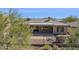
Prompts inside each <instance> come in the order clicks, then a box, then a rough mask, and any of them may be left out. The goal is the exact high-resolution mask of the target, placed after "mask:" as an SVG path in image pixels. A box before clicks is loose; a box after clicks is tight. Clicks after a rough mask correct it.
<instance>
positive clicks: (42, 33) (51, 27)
mask: <svg viewBox="0 0 79 59" xmlns="http://www.w3.org/2000/svg"><path fill="white" fill-rule="evenodd" d="M25 24H27V25H29V26H30V27H31V28H32V37H31V43H32V44H51V43H52V42H55V41H56V37H55V36H56V35H66V34H67V28H68V27H69V25H68V24H66V23H62V22H59V21H56V20H49V19H47V18H35V19H31V20H29V21H27V22H25ZM49 41H50V42H49Z"/></svg>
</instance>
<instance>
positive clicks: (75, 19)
mask: <svg viewBox="0 0 79 59" xmlns="http://www.w3.org/2000/svg"><path fill="white" fill-rule="evenodd" d="M77 20H78V18H77V17H73V16H69V17H66V18H64V19H63V21H64V22H73V21H77Z"/></svg>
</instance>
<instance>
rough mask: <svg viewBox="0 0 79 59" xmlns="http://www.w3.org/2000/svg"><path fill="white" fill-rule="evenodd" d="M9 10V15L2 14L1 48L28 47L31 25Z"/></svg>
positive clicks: (0, 17) (0, 23)
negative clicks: (25, 23)
mask: <svg viewBox="0 0 79 59" xmlns="http://www.w3.org/2000/svg"><path fill="white" fill-rule="evenodd" d="M23 23H24V20H23V19H22V18H21V19H19V17H18V16H17V15H16V13H15V12H14V10H9V13H8V14H7V15H4V14H2V13H1V14H0V49H18V48H27V46H28V45H29V43H28V41H29V39H30V36H31V29H30V26H27V25H24V24H23Z"/></svg>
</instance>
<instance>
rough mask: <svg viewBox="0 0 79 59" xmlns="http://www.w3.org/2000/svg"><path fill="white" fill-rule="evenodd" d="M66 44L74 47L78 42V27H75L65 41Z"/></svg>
mask: <svg viewBox="0 0 79 59" xmlns="http://www.w3.org/2000/svg"><path fill="white" fill-rule="evenodd" d="M66 44H67V46H69V47H70V48H71V49H74V48H75V46H77V45H78V44H79V27H77V28H75V29H74V31H73V32H72V33H70V37H69V38H68V39H67V42H66Z"/></svg>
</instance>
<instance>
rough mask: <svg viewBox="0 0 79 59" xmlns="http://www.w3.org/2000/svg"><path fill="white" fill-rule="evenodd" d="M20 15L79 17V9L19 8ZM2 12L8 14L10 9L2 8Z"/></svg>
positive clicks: (30, 16)
mask: <svg viewBox="0 0 79 59" xmlns="http://www.w3.org/2000/svg"><path fill="white" fill-rule="evenodd" d="M17 10H18V12H19V14H20V15H21V16H23V17H29V18H43V17H48V16H50V17H54V18H59V19H60V18H64V17H68V16H77V17H79V8H18V9H17ZM0 11H3V12H5V13H7V11H8V8H6V9H5V8H2V9H1V8H0Z"/></svg>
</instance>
